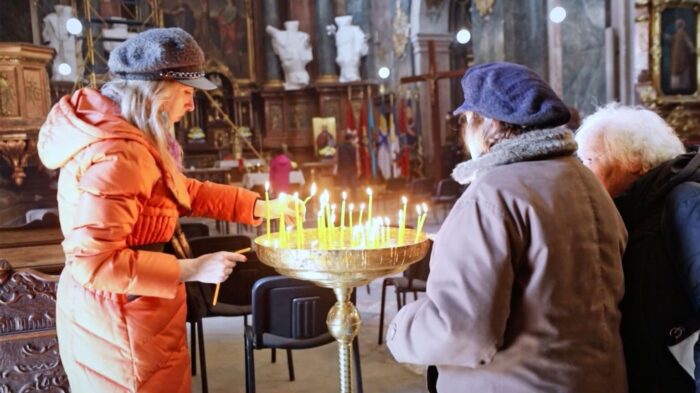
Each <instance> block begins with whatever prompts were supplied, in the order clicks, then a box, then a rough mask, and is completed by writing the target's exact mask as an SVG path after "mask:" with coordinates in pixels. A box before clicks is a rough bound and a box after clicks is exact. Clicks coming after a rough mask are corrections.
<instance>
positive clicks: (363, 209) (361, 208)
mask: <svg viewBox="0 0 700 393" xmlns="http://www.w3.org/2000/svg"><path fill="white" fill-rule="evenodd" d="M364 212H365V204H364V203H361V204H360V216H359V217H358V218H357V225H359V226H362V225H364V224H362V213H364Z"/></svg>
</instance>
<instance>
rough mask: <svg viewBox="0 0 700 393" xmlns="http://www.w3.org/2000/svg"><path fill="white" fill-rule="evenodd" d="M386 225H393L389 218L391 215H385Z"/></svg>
mask: <svg viewBox="0 0 700 393" xmlns="http://www.w3.org/2000/svg"><path fill="white" fill-rule="evenodd" d="M384 225H386V226H391V220H390V219H389V217H384Z"/></svg>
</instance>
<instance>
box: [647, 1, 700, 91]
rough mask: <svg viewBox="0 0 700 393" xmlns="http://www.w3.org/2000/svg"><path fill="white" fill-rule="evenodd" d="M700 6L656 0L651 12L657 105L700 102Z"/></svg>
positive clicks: (653, 80)
mask: <svg viewBox="0 0 700 393" xmlns="http://www.w3.org/2000/svg"><path fill="white" fill-rule="evenodd" d="M699 54H700V3H698V2H689V1H687V0H656V1H654V2H653V3H652V12H651V60H652V61H651V67H650V68H651V70H650V71H651V77H652V85H653V87H654V90H655V101H656V103H657V104H661V105H663V104H674V103H691V102H700V83H699V81H698V77H700V57H699V56H698V55H699Z"/></svg>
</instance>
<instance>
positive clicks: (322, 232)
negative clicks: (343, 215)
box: [316, 211, 326, 248]
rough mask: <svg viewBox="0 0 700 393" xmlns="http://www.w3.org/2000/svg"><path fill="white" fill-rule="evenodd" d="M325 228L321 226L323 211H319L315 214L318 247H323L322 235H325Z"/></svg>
mask: <svg viewBox="0 0 700 393" xmlns="http://www.w3.org/2000/svg"><path fill="white" fill-rule="evenodd" d="M325 232H326V231H325V229H324V228H323V211H319V212H318V213H317V214H316V237H318V244H319V248H323V244H324V241H323V236H324V235H325Z"/></svg>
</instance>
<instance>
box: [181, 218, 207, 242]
mask: <svg viewBox="0 0 700 393" xmlns="http://www.w3.org/2000/svg"><path fill="white" fill-rule="evenodd" d="M180 228H182V232H184V233H185V237H187V238H188V239H194V238H196V237H204V236H209V226H208V225H207V224H205V223H203V222H187V223H182V224H180Z"/></svg>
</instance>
